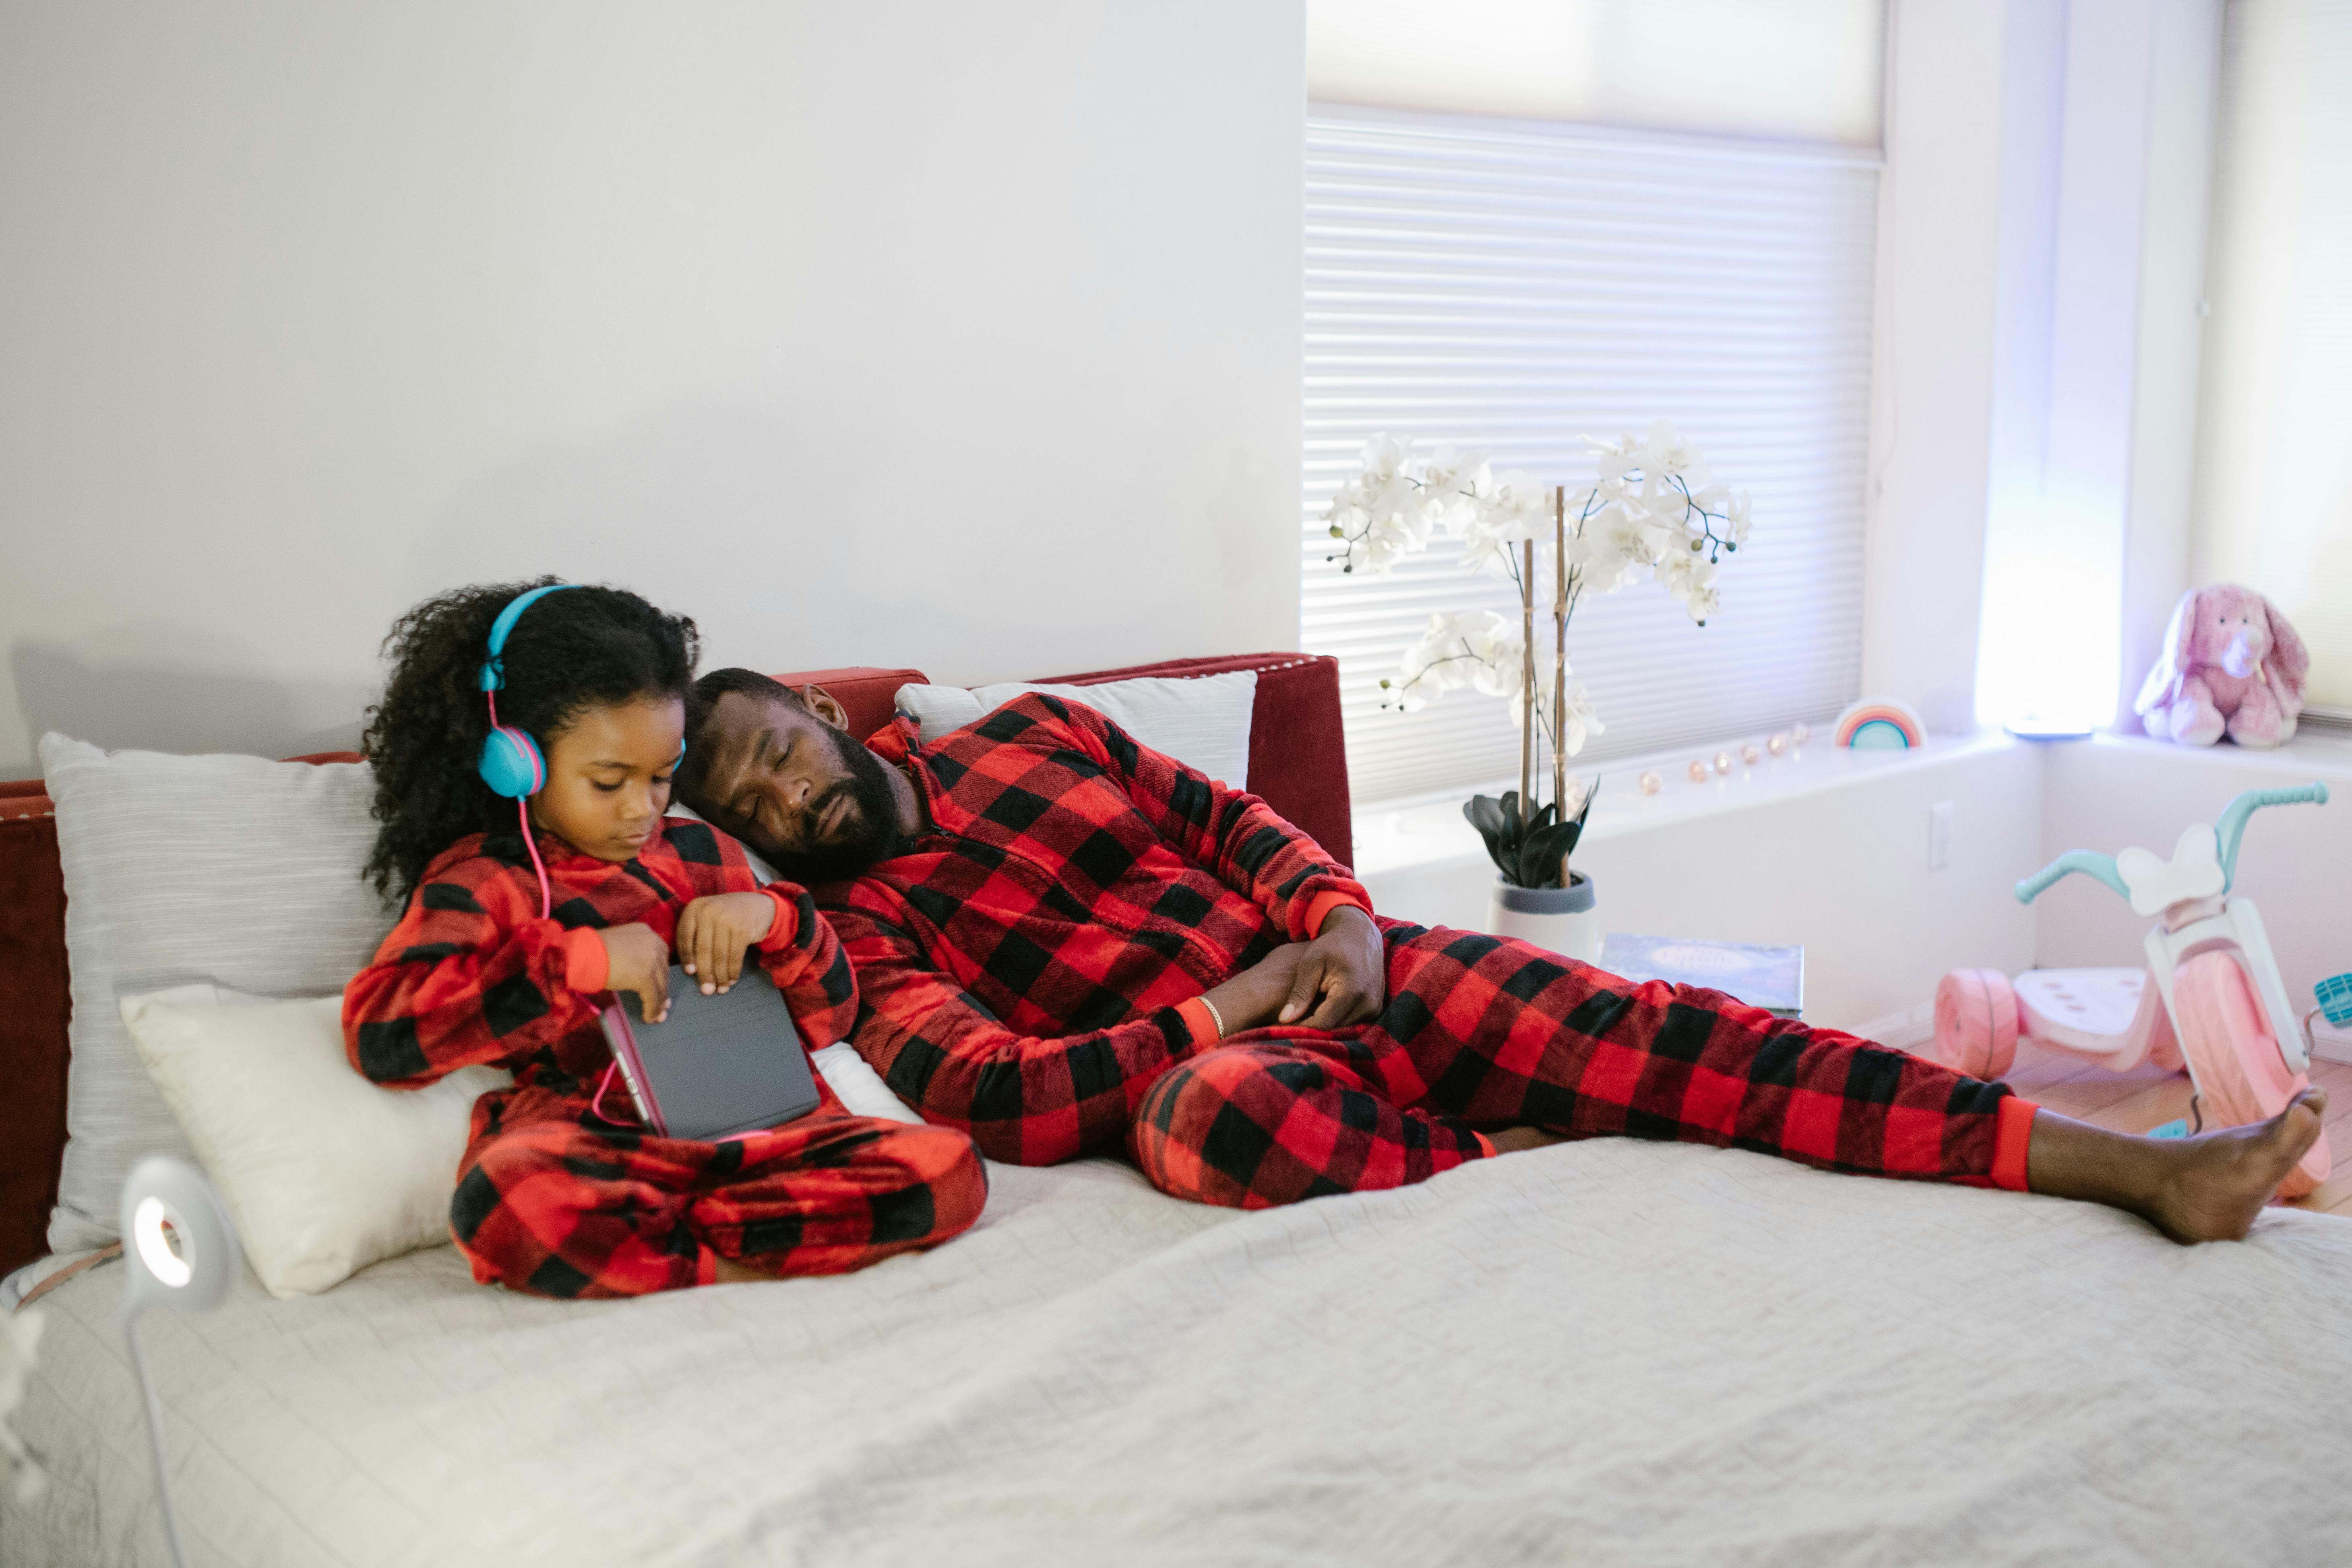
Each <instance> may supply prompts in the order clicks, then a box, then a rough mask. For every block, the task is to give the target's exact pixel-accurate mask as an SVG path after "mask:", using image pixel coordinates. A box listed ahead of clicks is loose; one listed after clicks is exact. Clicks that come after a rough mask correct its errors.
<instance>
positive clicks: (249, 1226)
mask: <svg viewBox="0 0 2352 1568" xmlns="http://www.w3.org/2000/svg"><path fill="white" fill-rule="evenodd" d="M342 1017H343V999H342V998H341V996H339V995H338V996H315V997H307V998H304V999H302V1000H299V1001H293V1002H274V1001H271V1000H269V999H268V998H267V997H262V996H247V995H244V994H241V993H238V992H235V991H227V990H223V989H222V988H220V987H219V986H215V985H183V986H177V987H174V988H173V989H172V990H169V991H159V992H156V993H154V994H151V995H145V996H126V997H124V998H123V1000H122V1021H123V1023H124V1025H126V1026H128V1027H129V1029H130V1031H131V1039H132V1040H133V1041H134V1042H136V1043H137V1046H138V1048H139V1055H140V1058H141V1059H142V1060H143V1061H144V1062H145V1063H146V1064H147V1070H148V1072H149V1073H150V1074H151V1075H152V1077H153V1079H154V1080H155V1087H156V1088H157V1089H159V1090H161V1091H162V1093H163V1100H164V1102H165V1103H166V1104H168V1105H169V1106H170V1107H171V1108H172V1112H173V1115H174V1116H176V1117H177V1118H178V1119H179V1122H180V1126H181V1128H182V1129H183V1130H184V1131H185V1132H186V1133H187V1135H188V1142H189V1144H190V1145H191V1146H193V1147H194V1150H195V1154H196V1159H197V1161H198V1162H199V1163H201V1164H203V1166H204V1168H205V1174H206V1175H208V1176H210V1177H211V1178H212V1180H213V1185H215V1187H218V1188H219V1189H220V1194H221V1199H222V1201H223V1202H224V1203H226V1204H227V1205H228V1213H229V1217H230V1218H231V1219H233V1220H235V1221H236V1234H237V1238H238V1239H239V1240H240V1241H242V1242H243V1243H244V1244H245V1256H246V1259H247V1261H248V1262H250V1263H251V1264H252V1265H253V1271H254V1272H255V1273H256V1274H257V1275H259V1276H260V1277H261V1282H262V1284H264V1285H265V1286H267V1287H268V1289H269V1293H270V1294H271V1295H273V1296H280V1297H284V1296H310V1295H315V1294H317V1293H318V1292H319V1291H320V1290H325V1289H330V1288H331V1287H333V1286H335V1285H338V1284H340V1283H341V1282H342V1281H343V1280H344V1279H348V1278H349V1277H350V1276H352V1274H354V1273H356V1272H358V1271H359V1270H360V1269H362V1268H366V1267H367V1266H368V1265H369V1264H371V1263H377V1262H381V1261H383V1259H384V1258H397V1257H399V1256H400V1255H401V1254H402V1253H404V1252H414V1251H415V1250H416V1249H417V1248H419V1247H440V1246H442V1245H444V1244H446V1242H447V1241H448V1239H449V1195H450V1194H451V1193H452V1192H453V1191H454V1190H455V1189H456V1187H457V1162H458V1160H459V1159H460V1158H462V1157H463V1156H464V1154H465V1152H466V1134H467V1131H468V1130H469V1127H470V1125H471V1120H472V1116H473V1110H474V1101H475V1100H478V1099H480V1098H481V1097H482V1095H483V1094H484V1093H486V1092H488V1090H490V1089H503V1088H505V1087H506V1086H507V1085H508V1084H509V1083H512V1082H513V1081H514V1079H513V1078H512V1077H511V1076H510V1075H509V1074H507V1073H505V1072H502V1071H500V1070H499V1069H498V1068H486V1067H471V1068H459V1069H458V1070H457V1071H456V1072H453V1073H451V1074H450V1075H449V1076H448V1077H446V1078H445V1079H441V1080H440V1081H439V1082H437V1083H433V1084H428V1085H427V1086H426V1087H425V1088H423V1089H380V1088H378V1087H377V1086H376V1085H374V1084H373V1083H370V1082H369V1081H368V1080H367V1079H364V1078H362V1077H361V1076H360V1073H359V1071H358V1069H357V1068H353V1067H352V1064H351V1059H350V1058H349V1057H347V1056H346V1055H345V1054H344V1051H343V1023H342Z"/></svg>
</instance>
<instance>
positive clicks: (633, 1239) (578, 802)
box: [343, 578, 987, 1296]
mask: <svg viewBox="0 0 2352 1568" xmlns="http://www.w3.org/2000/svg"><path fill="white" fill-rule="evenodd" d="M506 612H511V613H506ZM502 613H506V614H504V615H503V622H502ZM384 646H385V649H386V651H387V653H388V654H389V656H390V658H391V659H392V664H393V671H392V679H391V681H390V683H389V684H388V685H387V686H386V687H385V689H384V695H383V703H382V704H381V705H380V706H378V707H377V708H375V709H374V710H373V723H372V724H371V725H370V727H369V729H368V731H367V735H366V737H365V739H364V741H363V742H362V745H363V746H364V747H365V749H366V752H367V755H368V758H369V760H370V761H371V762H373V763H374V764H375V786H376V795H375V815H376V817H377V819H378V820H379V821H381V822H382V823H383V828H382V830H381V831H380V832H379V833H378V835H377V837H376V845H375V853H374V855H373V858H371V859H370V860H369V862H368V873H369V875H370V876H372V877H373V879H374V880H375V882H376V885H377V886H378V887H379V888H382V889H397V890H398V892H399V894H400V895H401V896H402V897H404V898H405V899H406V900H408V910H407V913H406V914H405V915H404V917H403V919H402V920H401V922H400V924H399V925H398V926H396V927H395V928H394V930H393V932H392V934H391V935H390V936H389V937H387V938H385V939H384V943H383V948H382V949H381V950H380V951H379V952H377V954H376V958H375V962H374V963H373V964H372V965H371V966H370V967H368V968H367V969H365V970H363V971H362V972H361V973H359V974H358V975H357V976H356V977H355V978H353V979H352V983H351V984H350V985H349V986H347V987H346V988H345V990H344V993H343V1037H344V1043H345V1046H346V1047H347V1048H348V1049H349V1050H350V1052H351V1058H352V1065H353V1066H355V1067H357V1068H359V1070H360V1071H362V1072H363V1073H365V1074H366V1075H367V1076H368V1077H369V1078H370V1079H373V1080H374V1081H375V1082H377V1083H380V1084H384V1085H386V1086H389V1087H392V1088H399V1089H412V1088H416V1087H420V1086H422V1085H424V1084H427V1083H430V1082H432V1081H433V1080H434V1079H437V1078H439V1077H441V1076H442V1075H444V1074H446V1073H449V1072H452V1071H454V1070H456V1069H457V1068H462V1067H468V1066H471V1065H473V1064H475V1063H488V1064H490V1065H493V1066H497V1067H503V1068H509V1069H511V1070H512V1071H513V1073H514V1075H515V1084H514V1087H513V1088H512V1089H499V1090H496V1091H494V1092H492V1093H489V1094H486V1095H484V1096H482V1098H481V1099H480V1100H478V1101H477V1102H476V1103H475V1106H474V1124H473V1136H472V1139H471V1141H470V1142H469V1143H468V1144H467V1150H466V1155H465V1158H464V1160H463V1161H462V1162H461V1163H459V1165H458V1167H457V1195H456V1197H455V1198H454V1199H453V1200H452V1201H451V1203H450V1205H449V1226H450V1230H451V1232H452V1233H453V1234H454V1235H455V1237H456V1238H457V1246H458V1247H459V1248H460V1249H461V1250H463V1251H464V1253H465V1254H466V1256H467V1258H469V1259H470V1260H471V1261H472V1263H473V1266H474V1278H475V1279H478V1280H481V1281H482V1282H483V1283H485V1284H488V1283H491V1282H497V1283H499V1284H503V1285H507V1286H509V1287H511V1288H513V1289H520V1290H529V1291H533V1292H536V1293H538V1294H541V1295H548V1296H627V1295H636V1294H640V1293H642V1292H645V1291H648V1290H664V1289H671V1288H673V1287H676V1286H680V1285H707V1284H709V1283H711V1282H712V1281H714V1280H734V1279H763V1278H771V1277H774V1276H780V1275H789V1274H830V1273H838V1272H842V1271H844V1270H847V1269H852V1268H862V1267H863V1266H865V1265H866V1264H868V1263H872V1262H874V1261H876V1260H877V1259H878V1258H887V1257H889V1256H890V1255H891V1254H892V1253H896V1252H904V1251H907V1250H908V1249H909V1248H912V1247H928V1246H930V1245H931V1244H932V1243H934V1242H939V1241H944V1240H946V1239H947V1238H948V1237H951V1236H954V1235H956V1234H957V1233H958V1232H959V1231H961V1230H962V1229H963V1228H964V1227H965V1226H969V1225H971V1222H972V1221H973V1220H974V1219H976V1218H978V1217H979V1215H980V1210H981V1205H982V1202H983V1201H984V1200H985V1198H986V1196H987V1178H986V1176H985V1175H984V1174H983V1173H982V1167H981V1163H980V1160H979V1157H978V1155H976V1154H975V1153H974V1152H973V1151H972V1147H971V1142H970V1141H969V1140H968V1139H966V1138H965V1137H964V1136H963V1134H961V1132H956V1131H950V1130H948V1129H946V1128H940V1127H928V1126H908V1125H905V1124H903V1123H900V1122H896V1121H873V1120H869V1119H866V1118H863V1117H855V1116H851V1115H850V1114H848V1112H846V1111H845V1110H843V1109H842V1106H841V1103H840V1101H838V1100H835V1098H834V1095H833V1092H832V1090H831V1089H825V1088H823V1087H822V1086H823V1081H824V1080H823V1079H819V1080H818V1082H819V1085H820V1092H821V1093H822V1094H823V1095H824V1101H823V1103H822V1104H821V1105H820V1106H819V1107H818V1108H817V1109H816V1110H814V1111H811V1112H810V1113H809V1114H807V1115H806V1116H803V1117H801V1118H800V1119H798V1120H797V1121H790V1122H786V1123H785V1124H784V1125H782V1126H781V1127H778V1128H774V1129H772V1130H770V1131H765V1132H755V1133H752V1134H751V1135H749V1136H747V1137H744V1138H740V1139H733V1140H730V1141H729V1142H723V1143H699V1142H688V1141H685V1140H681V1139H674V1138H661V1137H656V1136H655V1135H653V1134H652V1133H651V1132H649V1131H645V1130H644V1129H643V1128H642V1127H641V1125H640V1124H639V1122H638V1121H637V1118H636V1113H635V1106H634V1105H633V1104H632V1103H631V1102H630V1100H629V1096H628V1093H627V1090H626V1089H625V1086H620V1085H616V1084H613V1083H612V1082H611V1081H610V1080H611V1079H612V1074H611V1072H610V1068H611V1067H612V1055H611V1052H610V1051H609V1050H608V1049H607V1047H606V1046H605V1043H604V1034H603V1031H602V1030H601V1029H600V1028H599V1027H598V1025H597V1021H596V1020H597V1016H598V1014H599V1013H600V1012H602V1010H603V1009H604V1006H605V1005H607V1004H608V1003H609V1002H610V1001H611V994H612V993H614V992H618V991H627V992H633V993H635V994H636V996H637V997H638V999H639V1002H640V1004H641V1005H642V1007H643V1009H644V1012H645V1016H646V1017H648V1018H659V1017H660V1016H663V1014H664V1013H665V1012H666V1011H667V984H668V979H669V968H670V955H671V952H672V951H673V949H675V951H676V952H677V957H678V959H679V961H680V962H681V963H682V964H683V965H684V966H685V968H686V971H687V973H689V974H691V975H693V976H695V983H696V984H699V985H700V986H701V988H702V989H703V990H704V991H705V992H709V991H714V990H724V989H726V988H727V987H729V986H730V985H731V984H733V983H734V982H735V980H736V978H737V977H738V976H739V975H740V973H742V967H743V964H744V963H746V962H747V961H748V962H753V963H758V964H760V965H761V967H762V968H764V969H765V970H766V971H767V973H769V975H770V976H771V977H772V978H773V979H774V981H775V983H776V985H777V988H778V989H779V990H781V991H782V993H783V996H784V999H785V1003H786V1005H788V1006H789V1007H790V1008H791V1010H792V1014H793V1018H794V1019H795V1020H796V1021H797V1022H798V1023H799V1025H800V1028H801V1034H802V1036H803V1038H804V1039H805V1040H806V1041H807V1043H808V1047H809V1048H810V1049H812V1050H814V1049H816V1048H818V1047H823V1046H826V1045H830V1044H831V1043H833V1042H834V1041H835V1040H838V1039H841V1038H843V1037H845V1035H846V1034H847V1033H848V1031H849V1027H850V1024H851V1022H852V1020H853V1019H854V1018H855V1017H856V1012H857V990H856V982H855V981H854V980H853V979H852V978H851V975H850V970H849V964H848V961H847V960H846V959H845V957H844V956H843V954H842V951H841V944H840V943H839V942H838V941H837V940H835V936H834V933H833V929H832V928H831V927H830V926H828V925H827V924H826V923H825V921H824V917H823V916H822V915H820V914H818V913H817V912H816V909H815V906H814V904H813V903H812V902H811V901H810V900H809V896H808V894H807V893H806V892H804V891H803V890H802V889H800V888H798V887H796V886H794V885H793V884H792V883H789V882H775V883H772V884H770V885H769V886H767V887H765V888H762V887H761V885H760V883H759V881H758V879H757V878H755V877H754V876H753V874H752V872H751V868H750V865H749V863H748V862H747V861H746V860H745V859H744V856H743V851H742V848H741V847H740V846H739V845H738V844H737V843H736V842H735V841H734V840H733V839H732V838H730V837H727V835H725V834H724V833H721V832H719V830H718V829H716V828H714V827H711V826H708V825H706V824H703V823H698V822H688V821H684V820H678V821H666V820H665V819H664V817H663V815H662V813H663V809H664V808H665V807H666V806H667V805H668V803H669V784H670V773H671V771H672V770H673V769H674V768H675V767H676V766H677V762H678V759H679V757H680V755H681V754H682V744H683V736H684V734H685V730H686V713H685V703H686V697H687V693H688V687H689V684H690V683H691V681H692V680H693V679H694V660H695V651H696V648H695V631H694V623H693V622H692V621H689V620H687V619H685V618H683V617H681V616H669V615H665V614H663V613H662V612H661V611H659V610H657V609H656V608H655V607H654V606H653V605H649V604H647V603H646V601H645V600H643V599H641V598H639V597H637V596H636V595H635V594H630V593H625V592H623V591H621V590H619V589H615V588H598V587H574V586H571V585H569V584H556V583H554V582H552V580H551V579H546V578H541V579H540V580H539V581H537V582H534V583H524V584H501V585H496V586H486V587H472V588H460V589H457V591H455V592H453V593H448V594H444V595H441V596H440V597H438V598H436V599H429V600H427V601H426V602H425V603H424V604H422V605H418V606H417V607H416V608H415V609H414V610H411V611H410V612H409V613H408V614H407V615H405V616H403V617H401V619H400V620H399V621H398V622H397V623H396V624H395V625H394V627H393V630H392V635H391V637H388V638H387V639H386V640H385V645H384ZM494 726H502V727H503V728H502V729H499V730H498V731H496V732H494ZM486 748H487V750H486ZM501 770H504V774H505V776H504V779H503V782H504V784H505V787H506V789H507V790H508V791H509V792H526V791H527V792H528V793H527V794H522V795H520V798H509V795H503V794H501V793H499V792H497V791H494V790H493V788H492V786H491V784H490V783H489V782H488V779H489V778H490V777H491V776H494V775H499V773H501ZM526 829H527V831H526ZM607 1089H609V1090H610V1092H600V1091H603V1090H607Z"/></svg>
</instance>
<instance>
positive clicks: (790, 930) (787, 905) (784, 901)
mask: <svg viewBox="0 0 2352 1568" xmlns="http://www.w3.org/2000/svg"><path fill="white" fill-rule="evenodd" d="M760 891H761V892H763V893H765V894H767V895H768V897H769V899H770V900H772V901H773V902H774V904H775V906H776V918H775V920H774V921H772V922H771V923H770V924H769V926H768V934H767V935H765V936H763V937H761V939H760V941H759V944H758V945H759V949H760V951H761V952H780V951H782V949H784V948H787V947H790V946H791V945H792V944H793V938H794V937H797V936H798V935H800V934H801V906H800V900H797V899H792V898H787V897H785V896H784V894H783V893H782V892H781V891H779V890H778V889H774V888H762V889H760Z"/></svg>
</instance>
